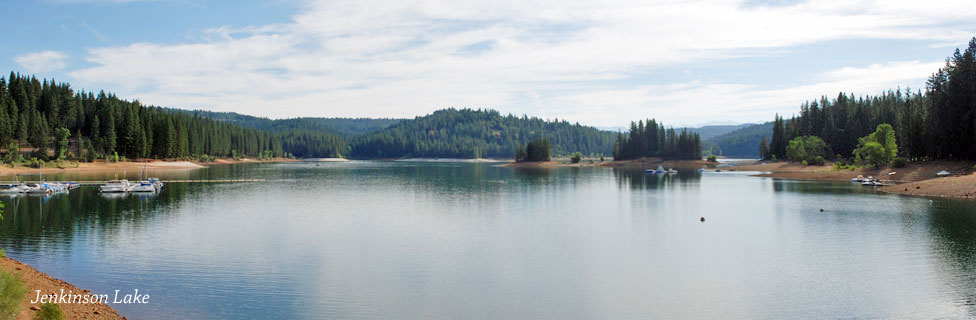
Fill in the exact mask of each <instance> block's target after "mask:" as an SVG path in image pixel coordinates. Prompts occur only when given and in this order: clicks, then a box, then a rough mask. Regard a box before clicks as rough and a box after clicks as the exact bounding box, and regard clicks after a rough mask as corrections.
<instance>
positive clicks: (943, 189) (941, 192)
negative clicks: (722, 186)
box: [733, 161, 976, 200]
mask: <svg viewBox="0 0 976 320" xmlns="http://www.w3.org/2000/svg"><path fill="white" fill-rule="evenodd" d="M733 168H735V170H737V171H758V172H762V173H760V174H756V175H753V176H756V177H765V178H774V179H788V180H813V181H850V180H851V178H854V177H857V176H858V175H862V176H865V177H867V176H873V177H875V178H876V179H879V180H880V181H882V182H883V183H886V185H885V186H882V187H879V188H878V189H877V190H878V191H881V192H885V193H890V194H898V195H907V196H925V197H939V198H955V199H968V200H974V199H976V173H974V172H973V163H972V162H968V161H924V162H914V163H910V164H908V165H907V166H905V167H904V168H893V167H882V168H878V169H875V168H857V169H854V170H849V169H840V170H835V169H834V168H833V165H832V164H825V165H822V166H816V165H809V166H804V165H801V164H796V163H785V162H775V163H757V164H748V165H737V166H734V167H733ZM942 170H946V171H949V172H950V173H952V175H951V176H948V177H939V176H937V175H936V173H937V172H939V171H942Z"/></svg>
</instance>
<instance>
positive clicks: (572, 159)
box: [569, 152, 583, 163]
mask: <svg viewBox="0 0 976 320" xmlns="http://www.w3.org/2000/svg"><path fill="white" fill-rule="evenodd" d="M582 159H583V154H582V153H579V152H573V155H572V156H570V157H569V161H570V162H572V163H579V162H580V160H582Z"/></svg>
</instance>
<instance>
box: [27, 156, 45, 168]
mask: <svg viewBox="0 0 976 320" xmlns="http://www.w3.org/2000/svg"><path fill="white" fill-rule="evenodd" d="M30 167H31V168H38V169H40V168H42V167H44V160H41V159H38V158H31V159H30Z"/></svg>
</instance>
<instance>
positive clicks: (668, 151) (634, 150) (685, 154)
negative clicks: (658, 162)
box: [613, 119, 702, 160]
mask: <svg viewBox="0 0 976 320" xmlns="http://www.w3.org/2000/svg"><path fill="white" fill-rule="evenodd" d="M641 157H665V158H673V159H701V157H702V143H701V137H699V135H698V133H694V132H689V131H688V130H686V129H682V130H681V132H680V133H678V132H676V131H675V129H674V128H665V126H664V124H661V123H658V122H657V120H654V119H650V120H647V122H644V121H643V120H639V121H637V122H633V121H631V122H630V130H629V131H628V132H627V133H626V134H624V133H618V134H617V140H616V142H615V143H614V147H613V159H614V160H627V159H638V158H641Z"/></svg>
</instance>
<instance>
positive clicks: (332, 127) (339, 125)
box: [169, 109, 403, 138]
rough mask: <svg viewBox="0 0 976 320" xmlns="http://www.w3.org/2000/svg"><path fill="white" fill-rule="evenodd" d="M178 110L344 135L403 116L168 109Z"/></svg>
mask: <svg viewBox="0 0 976 320" xmlns="http://www.w3.org/2000/svg"><path fill="white" fill-rule="evenodd" d="M169 110H172V111H175V112H187V113H191V114H195V115H200V116H202V117H205V118H210V119H214V120H219V121H223V122H230V123H234V124H239V125H241V126H244V127H247V128H254V129H258V130H264V131H272V132H278V133H282V132H287V131H291V130H308V131H316V132H325V133H331V134H338V135H341V136H344V137H347V138H349V137H356V136H361V135H365V134H368V133H372V132H376V131H379V130H382V129H385V128H387V127H389V126H391V125H393V124H395V123H397V122H400V121H401V120H403V119H393V118H314V117H301V118H289V119H277V120H272V119H268V118H262V117H255V116H249V115H244V114H239V113H236V112H214V111H206V110H192V111H191V110H183V109H169Z"/></svg>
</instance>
